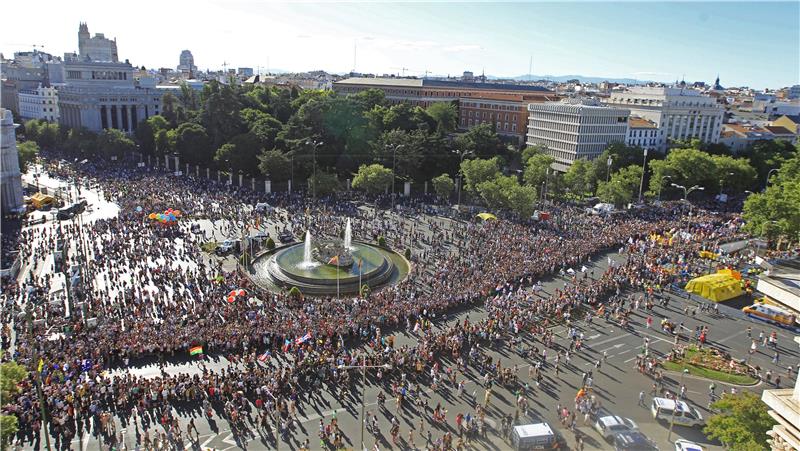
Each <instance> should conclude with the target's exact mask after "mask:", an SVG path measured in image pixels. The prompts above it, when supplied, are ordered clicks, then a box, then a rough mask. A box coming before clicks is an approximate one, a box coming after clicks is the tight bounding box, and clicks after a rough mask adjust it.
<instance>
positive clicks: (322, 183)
mask: <svg viewBox="0 0 800 451" xmlns="http://www.w3.org/2000/svg"><path fill="white" fill-rule="evenodd" d="M340 185H341V184H340V183H339V177H338V176H337V175H336V174H335V173H332V172H326V171H320V170H317V174H316V176H314V175H312V176H311V177H309V178H308V192H309V193H313V192H316V195H317V196H326V195H328V194H331V193H334V192H336V191H337V190H338V189H339V187H340ZM315 187H316V188H315Z"/></svg>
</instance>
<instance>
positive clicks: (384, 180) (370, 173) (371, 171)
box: [353, 164, 392, 194]
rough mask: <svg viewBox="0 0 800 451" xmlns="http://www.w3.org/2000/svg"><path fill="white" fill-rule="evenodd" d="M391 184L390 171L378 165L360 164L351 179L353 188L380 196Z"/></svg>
mask: <svg viewBox="0 0 800 451" xmlns="http://www.w3.org/2000/svg"><path fill="white" fill-rule="evenodd" d="M391 184H392V171H391V169H387V168H385V167H383V166H381V165H379V164H371V165H366V164H362V165H361V166H360V167H359V168H358V172H357V173H356V175H355V177H353V188H356V189H363V190H364V191H366V192H368V193H370V194H380V193H383V192H384V191H386V189H387V188H388V187H389V186H390V185H391Z"/></svg>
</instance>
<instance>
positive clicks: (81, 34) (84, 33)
mask: <svg viewBox="0 0 800 451" xmlns="http://www.w3.org/2000/svg"><path fill="white" fill-rule="evenodd" d="M89 38H90V36H89V26H88V25H86V22H81V23H80V25H79V26H78V54H79V55H81V56H84V55H86V43H88V42H89Z"/></svg>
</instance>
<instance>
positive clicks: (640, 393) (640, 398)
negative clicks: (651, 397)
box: [639, 390, 647, 407]
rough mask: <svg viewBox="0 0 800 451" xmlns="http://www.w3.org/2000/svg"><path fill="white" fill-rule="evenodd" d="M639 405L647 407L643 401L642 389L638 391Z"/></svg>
mask: <svg viewBox="0 0 800 451" xmlns="http://www.w3.org/2000/svg"><path fill="white" fill-rule="evenodd" d="M639 405H640V406H642V407H647V404H645V402H644V390H642V391H640V392H639Z"/></svg>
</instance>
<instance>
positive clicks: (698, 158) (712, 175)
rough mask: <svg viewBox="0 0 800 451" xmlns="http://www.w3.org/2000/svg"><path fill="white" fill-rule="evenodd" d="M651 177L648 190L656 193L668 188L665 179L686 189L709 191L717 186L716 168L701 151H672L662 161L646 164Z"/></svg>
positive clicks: (685, 149) (709, 158)
mask: <svg viewBox="0 0 800 451" xmlns="http://www.w3.org/2000/svg"><path fill="white" fill-rule="evenodd" d="M648 166H649V167H650V171H651V172H652V174H653V175H652V176H651V177H650V190H651V191H653V192H658V191H659V189H660V188H661V187H666V186H668V184H667V182H665V177H666V176H669V177H671V178H670V179H669V183H677V184H679V185H683V186H686V187H687V188H688V187H690V186H694V185H700V186H703V187H705V188H706V189H711V188H712V187H714V186H715V185H717V184H719V180H717V179H716V175H717V171H716V169H717V166H716V163H715V162H714V159H713V158H712V157H711V155H709V154H707V153H705V152H703V151H702V150H697V149H691V148H684V149H672V151H670V153H669V155H667V157H666V158H665V159H664V160H650V161H649V162H648Z"/></svg>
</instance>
